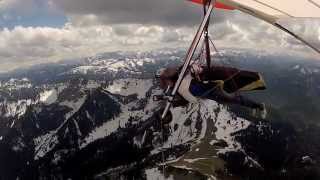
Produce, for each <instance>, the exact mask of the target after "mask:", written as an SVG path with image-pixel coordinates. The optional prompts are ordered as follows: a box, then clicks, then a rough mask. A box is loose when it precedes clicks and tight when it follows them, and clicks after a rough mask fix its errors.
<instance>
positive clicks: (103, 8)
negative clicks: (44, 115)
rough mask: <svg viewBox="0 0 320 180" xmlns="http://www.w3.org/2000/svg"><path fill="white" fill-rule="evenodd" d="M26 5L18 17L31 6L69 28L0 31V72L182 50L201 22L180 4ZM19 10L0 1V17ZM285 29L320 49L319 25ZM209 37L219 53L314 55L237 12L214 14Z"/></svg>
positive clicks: (100, 0)
mask: <svg viewBox="0 0 320 180" xmlns="http://www.w3.org/2000/svg"><path fill="white" fill-rule="evenodd" d="M27 1H28V2H29V1H30V2H29V4H28V3H27V4H28V6H26V7H25V10H24V11H21V13H22V14H24V15H26V16H27V15H28V13H29V14H32V13H33V11H35V10H37V8H35V7H36V6H37V7H38V9H39V6H41V5H42V6H43V4H45V7H47V8H48V11H49V10H50V11H54V12H59V13H61V12H63V13H64V14H65V16H66V17H67V19H68V22H67V23H66V24H65V25H64V26H63V27H61V28H57V27H22V26H16V27H14V28H12V29H8V28H5V27H4V28H2V29H0V71H5V70H10V69H13V68H17V67H23V66H26V65H32V64H37V63H45V62H52V61H58V60H62V59H71V58H81V57H88V56H91V55H94V54H96V53H100V52H106V51H119V50H120V51H135V50H139V51H146V50H152V49H157V48H167V47H170V48H175V47H186V46H188V45H189V43H190V42H191V40H192V38H193V35H194V33H195V31H196V28H197V25H198V24H199V23H200V20H201V16H202V9H201V6H197V5H194V4H192V3H190V2H187V1H184V0H112V1H110V0H107V1H106V0H91V1H87V0H68V1H65V0H47V1H39V0H27ZM38 1H39V2H41V3H42V4H39V2H38ZM24 4H25V3H24V2H23V3H22V1H20V0H2V1H0V12H9V11H13V10H14V11H17V12H18V11H19V9H23V8H24ZM22 14H21V15H22ZM35 18H36V17H35ZM284 24H286V26H287V27H288V28H289V29H291V30H293V31H295V32H298V34H299V35H300V36H302V37H304V38H306V39H307V40H308V41H310V42H311V43H313V44H314V45H316V46H317V47H319V48H320V21H319V20H312V21H311V20H309V21H300V20H299V21H298V20H296V21H294V22H284ZM210 34H211V37H212V39H213V40H215V41H216V44H217V46H218V47H223V46H227V47H237V48H250V49H257V50H270V51H272V50H275V49H277V50H279V49H285V51H287V50H294V51H301V52H309V53H311V54H315V53H313V52H312V51H310V50H309V49H308V48H306V47H305V46H304V45H302V44H301V43H300V42H298V41H296V40H295V39H294V38H292V37H291V36H289V35H287V34H285V33H284V32H282V31H280V30H277V29H276V28H275V27H273V26H271V25H269V24H267V23H265V22H262V21H260V20H257V19H255V18H253V17H251V16H249V15H245V14H243V13H241V12H237V11H235V12H226V11H221V10H220V11H215V12H214V16H212V25H211V26H210Z"/></svg>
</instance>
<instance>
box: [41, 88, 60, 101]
mask: <svg viewBox="0 0 320 180" xmlns="http://www.w3.org/2000/svg"><path fill="white" fill-rule="evenodd" d="M57 99H58V93H57V91H56V90H55V89H51V90H47V91H44V92H42V93H40V102H42V103H44V104H46V105H50V104H52V103H54V102H56V101H57Z"/></svg>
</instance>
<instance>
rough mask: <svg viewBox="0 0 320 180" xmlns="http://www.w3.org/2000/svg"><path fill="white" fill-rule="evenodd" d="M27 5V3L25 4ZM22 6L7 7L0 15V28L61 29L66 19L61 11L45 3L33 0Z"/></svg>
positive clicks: (40, 0)
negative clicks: (41, 27)
mask: <svg viewBox="0 0 320 180" xmlns="http://www.w3.org/2000/svg"><path fill="white" fill-rule="evenodd" d="M26 3H28V2H26ZM23 7H24V6H23V5H21V6H19V5H18V6H17V7H8V8H7V9H3V10H2V11H1V13H0V15H1V17H0V27H1V28H9V29H12V28H14V27H15V26H24V27H28V26H32V27H39V26H43V27H44V26H45V27H63V26H64V24H65V23H66V22H67V17H66V16H65V15H64V13H63V12H62V11H57V10H54V9H51V8H50V7H49V5H48V3H47V1H43V0H35V1H32V2H31V4H29V5H27V7H26V8H27V9H25V10H22V9H21V8H23Z"/></svg>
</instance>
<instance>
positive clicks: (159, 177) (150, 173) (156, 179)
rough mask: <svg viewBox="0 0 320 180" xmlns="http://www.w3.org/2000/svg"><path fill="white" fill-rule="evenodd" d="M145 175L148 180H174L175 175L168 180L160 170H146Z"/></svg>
mask: <svg viewBox="0 0 320 180" xmlns="http://www.w3.org/2000/svg"><path fill="white" fill-rule="evenodd" d="M145 173H146V178H147V180H173V175H170V176H169V177H167V178H166V177H164V175H163V174H162V172H161V171H160V170H159V169H158V168H152V169H146V170H145Z"/></svg>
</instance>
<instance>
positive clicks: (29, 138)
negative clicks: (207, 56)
mask: <svg viewBox="0 0 320 180" xmlns="http://www.w3.org/2000/svg"><path fill="white" fill-rule="evenodd" d="M223 53H226V52H223ZM229 55H230V57H235V56H237V57H238V58H239V61H238V63H240V62H242V61H241V57H242V58H243V57H246V59H244V60H243V62H248V59H247V58H248V57H250V58H251V59H254V57H258V60H257V61H258V62H259V63H258V65H256V68H258V69H259V68H261V67H260V66H259V64H261V63H260V62H264V61H263V60H261V58H262V59H263V57H264V56H254V57H252V56H249V55H247V54H246V56H241V53H240V54H239V53H236V52H234V53H231V54H229ZM181 58H183V52H181V51H162V52H150V53H120V52H118V53H106V54H100V55H97V56H95V57H91V58H88V59H86V60H85V61H84V62H82V63H80V64H74V65H66V64H61V65H59V66H58V65H55V66H54V67H51V68H49V67H41V68H37V69H36V70H34V69H31V70H30V71H23V72H16V74H15V75H12V74H10V77H3V78H2V79H1V81H0V82H1V83H0V95H1V96H0V162H1V163H0V179H48V178H49V179H50V178H53V179H106V178H110V179H121V178H123V179H133V178H134V179H159V178H162V179H181V178H182V179H184V178H183V177H186V178H187V177H188V178H191V179H203V178H205V179H208V178H209V179H226V178H239V177H250V178H255V179H257V178H269V179H270V178H271V179H281V178H279V177H283V176H285V177H286V176H290V175H292V172H296V168H297V167H303V168H308V167H313V166H312V165H314V164H315V163H316V162H317V160H318V159H319V156H317V154H318V153H319V152H318V150H317V148H316V147H317V143H314V146H315V147H312V148H311V149H312V150H306V149H304V148H302V147H301V146H300V145H299V144H298V145H297V144H295V142H296V141H295V140H297V137H296V132H295V131H294V130H292V129H290V127H291V126H290V125H288V124H286V125H279V124H271V123H269V122H264V121H260V120H259V119H255V118H253V117H251V116H250V115H248V114H242V113H243V111H240V110H239V109H237V108H236V109H234V107H228V106H225V105H219V104H217V103H216V102H214V101H209V100H201V101H200V102H199V103H198V104H189V105H188V106H186V107H176V108H173V109H172V116H173V120H172V122H171V123H170V124H168V125H166V126H162V125H161V122H160V121H159V118H158V116H159V112H160V110H161V108H162V105H163V104H162V103H161V102H154V101H153V100H152V95H155V94H160V93H161V90H160V89H159V87H158V84H157V80H155V79H153V74H154V72H155V71H156V70H158V69H159V68H161V67H164V66H168V65H174V64H177V63H178V60H180V59H181ZM259 58H260V59H259ZM264 63H266V62H264ZM273 63H274V61H270V62H269V63H267V64H269V65H270V64H271V65H272V64H273ZM253 64H254V63H252V62H250V63H249V64H248V65H247V67H253ZM263 65H265V64H263ZM240 66H244V65H243V64H240ZM288 67H290V68H287V71H288V72H290V71H292V72H293V73H295V71H298V70H299V72H301V68H302V66H301V65H297V64H290V66H288ZM313 68H314V69H312V70H311V71H310V72H312V73H317V72H316V69H317V67H316V66H313ZM53 69H55V70H53ZM319 69H320V68H319ZM267 70H268V71H269V70H270V69H268V68H267ZM268 71H266V72H268ZM305 71H306V72H309V70H307V69H305ZM53 72H54V73H53ZM302 74H304V73H302ZM315 79H316V78H315ZM295 80H296V79H295ZM315 82H317V80H315ZM310 93H311V92H310ZM253 120H254V121H253ZM311 132H312V133H313V134H312V136H314V135H315V134H316V133H317V131H316V130H313V129H311V130H309V131H308V133H311ZM310 135H311V134H310ZM310 135H308V134H304V136H303V137H299V138H298V139H299V140H305V139H307V141H308V142H310V141H311V142H315V141H316V139H315V138H314V139H311V138H309V137H310ZM315 137H317V136H315ZM307 141H306V142H307ZM269 146H272V147H273V148H272V149H273V150H269V149H268V148H269ZM295 151H297V152H295ZM308 153H310V154H308ZM306 156H307V157H308V158H305V157H306ZM289 157H290V158H291V159H290V160H288V159H287V158H289ZM301 158H302V159H304V160H303V161H302V160H301ZM305 159H309V161H308V160H305ZM4 162H8V163H4ZM161 164H166V168H165V169H164V171H163V169H162V166H161ZM303 168H302V169H303ZM312 172H313V171H312ZM316 175H317V174H316ZM297 177H302V176H297ZM315 177H319V176H315Z"/></svg>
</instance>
